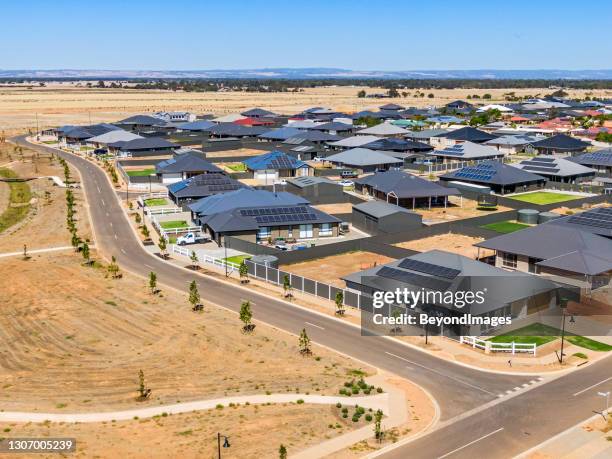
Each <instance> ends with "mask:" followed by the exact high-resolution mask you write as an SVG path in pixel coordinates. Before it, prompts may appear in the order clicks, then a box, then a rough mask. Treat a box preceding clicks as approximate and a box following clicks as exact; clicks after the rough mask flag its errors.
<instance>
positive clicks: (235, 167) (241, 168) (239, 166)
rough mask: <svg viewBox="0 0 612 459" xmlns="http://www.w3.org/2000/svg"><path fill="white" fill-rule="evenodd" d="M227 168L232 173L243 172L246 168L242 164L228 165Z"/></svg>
mask: <svg viewBox="0 0 612 459" xmlns="http://www.w3.org/2000/svg"><path fill="white" fill-rule="evenodd" d="M227 168H228V169H231V170H233V171H234V172H244V171H246V166H245V165H244V164H242V163H236V164H228V165H227Z"/></svg>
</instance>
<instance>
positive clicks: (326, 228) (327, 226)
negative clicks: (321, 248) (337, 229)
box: [319, 223, 332, 236]
mask: <svg viewBox="0 0 612 459" xmlns="http://www.w3.org/2000/svg"><path fill="white" fill-rule="evenodd" d="M331 235H332V226H331V223H321V226H320V228H319V236H331Z"/></svg>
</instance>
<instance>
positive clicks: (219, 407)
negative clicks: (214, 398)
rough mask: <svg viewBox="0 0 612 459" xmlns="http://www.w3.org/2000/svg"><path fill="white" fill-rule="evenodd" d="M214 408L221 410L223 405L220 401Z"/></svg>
mask: <svg viewBox="0 0 612 459" xmlns="http://www.w3.org/2000/svg"><path fill="white" fill-rule="evenodd" d="M215 408H216V409H218V410H222V409H223V405H222V404H221V403H219V404H218V405H217V406H216V407H215Z"/></svg>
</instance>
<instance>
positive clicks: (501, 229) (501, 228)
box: [481, 221, 529, 234]
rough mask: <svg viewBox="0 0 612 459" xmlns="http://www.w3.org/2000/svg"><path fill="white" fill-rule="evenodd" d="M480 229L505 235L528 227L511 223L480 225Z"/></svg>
mask: <svg viewBox="0 0 612 459" xmlns="http://www.w3.org/2000/svg"><path fill="white" fill-rule="evenodd" d="M481 228H484V229H488V230H491V231H495V232H497V233H502V234H507V233H514V232H515V231H519V230H522V229H525V228H529V225H525V224H524V223H518V222H513V221H506V222H497V223H489V224H488V225H482V226H481Z"/></svg>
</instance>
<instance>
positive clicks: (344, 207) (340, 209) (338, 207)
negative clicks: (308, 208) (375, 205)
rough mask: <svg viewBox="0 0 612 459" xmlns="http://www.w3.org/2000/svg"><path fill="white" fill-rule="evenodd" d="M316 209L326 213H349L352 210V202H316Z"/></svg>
mask: <svg viewBox="0 0 612 459" xmlns="http://www.w3.org/2000/svg"><path fill="white" fill-rule="evenodd" d="M313 207H316V208H317V209H319V210H320V211H323V212H325V213H328V214H350V213H351V212H352V211H353V204H351V203H350V202H341V203H338V204H317V205H316V206H313Z"/></svg>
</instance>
